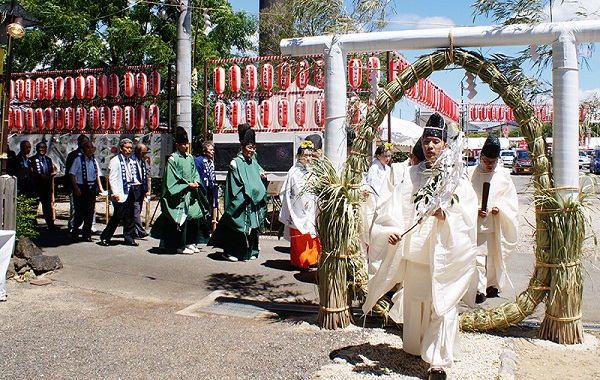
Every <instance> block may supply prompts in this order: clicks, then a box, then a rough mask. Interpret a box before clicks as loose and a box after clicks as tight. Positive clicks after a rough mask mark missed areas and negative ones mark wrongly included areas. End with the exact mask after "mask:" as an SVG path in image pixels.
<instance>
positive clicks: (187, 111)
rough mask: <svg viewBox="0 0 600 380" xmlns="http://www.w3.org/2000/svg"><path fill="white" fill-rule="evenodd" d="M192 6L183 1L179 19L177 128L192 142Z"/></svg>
mask: <svg viewBox="0 0 600 380" xmlns="http://www.w3.org/2000/svg"><path fill="white" fill-rule="evenodd" d="M190 5H191V0H182V1H181V2H180V4H179V16H178V18H177V75H176V77H177V86H176V95H177V101H176V110H175V112H176V113H175V126H177V127H183V128H184V129H185V131H186V132H187V134H188V137H189V139H190V141H192V8H191V7H190ZM190 146H191V145H190Z"/></svg>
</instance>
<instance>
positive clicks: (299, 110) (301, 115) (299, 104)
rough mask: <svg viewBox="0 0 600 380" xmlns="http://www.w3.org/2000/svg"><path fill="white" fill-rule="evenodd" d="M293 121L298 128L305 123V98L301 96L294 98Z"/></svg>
mask: <svg viewBox="0 0 600 380" xmlns="http://www.w3.org/2000/svg"><path fill="white" fill-rule="evenodd" d="M294 121H295V122H296V125H297V126H299V127H300V128H302V127H304V124H306V100H305V99H304V98H303V97H300V98H298V99H296V102H295V103H294Z"/></svg>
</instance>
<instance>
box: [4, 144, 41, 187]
mask: <svg viewBox="0 0 600 380" xmlns="http://www.w3.org/2000/svg"><path fill="white" fill-rule="evenodd" d="M19 148H20V150H19V153H18V154H17V155H16V156H14V157H12V158H11V159H10V160H9V161H8V162H7V164H6V173H7V174H9V175H14V176H15V177H17V190H19V193H20V194H22V195H25V196H26V197H33V196H34V195H33V184H32V182H31V170H30V168H29V153H31V143H30V142H29V141H27V140H23V141H21V143H20V144H19Z"/></svg>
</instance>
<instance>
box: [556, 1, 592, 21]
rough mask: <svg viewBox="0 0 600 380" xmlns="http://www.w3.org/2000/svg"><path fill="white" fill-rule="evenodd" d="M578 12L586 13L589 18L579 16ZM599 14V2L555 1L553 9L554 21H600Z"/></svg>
mask: <svg viewBox="0 0 600 380" xmlns="http://www.w3.org/2000/svg"><path fill="white" fill-rule="evenodd" d="M577 12H585V13H587V14H588V16H587V17H583V16H580V15H577ZM594 13H595V14H594ZM599 13H600V4H599V3H598V0H578V1H564V2H557V1H555V2H554V6H553V7H552V21H554V22H559V21H572V20H597V19H600V14H599Z"/></svg>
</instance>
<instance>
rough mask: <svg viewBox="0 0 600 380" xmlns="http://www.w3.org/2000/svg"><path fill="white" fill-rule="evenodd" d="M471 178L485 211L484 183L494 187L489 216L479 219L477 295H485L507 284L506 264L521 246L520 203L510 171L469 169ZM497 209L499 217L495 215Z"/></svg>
mask: <svg viewBox="0 0 600 380" xmlns="http://www.w3.org/2000/svg"><path fill="white" fill-rule="evenodd" d="M468 173H469V177H470V178H471V182H472V183H473V189H474V190H475V193H477V200H478V206H477V207H478V208H481V196H482V192H483V183H484V182H489V183H490V193H489V197H488V205H487V210H488V216H487V217H485V218H479V217H478V218H477V272H478V286H477V291H479V292H481V293H483V294H485V293H486V288H487V287H488V286H494V287H496V288H498V290H502V287H503V286H504V283H505V282H506V260H507V259H508V256H509V255H510V254H512V252H513V251H514V249H515V247H516V245H517V228H518V214H519V199H518V198H517V190H516V188H515V185H514V183H513V181H512V179H511V177H510V173H509V171H508V169H506V168H502V167H496V169H495V170H494V171H493V172H491V173H485V172H484V171H483V170H482V169H481V167H479V166H472V167H470V168H469V172H468ZM492 207H497V208H498V210H499V212H498V214H496V215H493V214H492V213H491V210H492Z"/></svg>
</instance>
